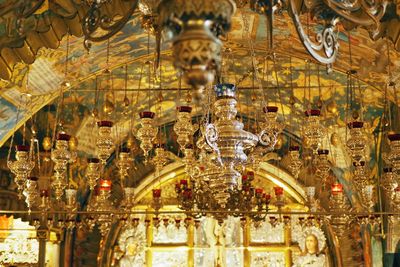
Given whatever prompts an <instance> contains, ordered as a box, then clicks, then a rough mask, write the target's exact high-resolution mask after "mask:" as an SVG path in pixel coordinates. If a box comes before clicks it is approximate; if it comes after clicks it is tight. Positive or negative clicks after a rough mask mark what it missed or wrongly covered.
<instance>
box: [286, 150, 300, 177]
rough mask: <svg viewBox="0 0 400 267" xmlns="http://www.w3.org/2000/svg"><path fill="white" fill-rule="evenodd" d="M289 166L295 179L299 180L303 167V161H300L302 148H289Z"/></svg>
mask: <svg viewBox="0 0 400 267" xmlns="http://www.w3.org/2000/svg"><path fill="white" fill-rule="evenodd" d="M288 156H289V164H288V169H289V171H290V172H291V174H292V175H293V176H294V178H296V179H297V178H299V174H300V170H301V167H302V166H303V161H302V160H301V159H300V147H299V146H290V147H289V155H288Z"/></svg>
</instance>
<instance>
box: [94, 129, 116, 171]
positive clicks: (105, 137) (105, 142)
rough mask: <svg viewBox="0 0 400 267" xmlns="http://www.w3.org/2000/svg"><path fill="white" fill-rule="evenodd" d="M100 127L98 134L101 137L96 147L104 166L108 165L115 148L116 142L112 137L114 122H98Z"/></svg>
mask: <svg viewBox="0 0 400 267" xmlns="http://www.w3.org/2000/svg"><path fill="white" fill-rule="evenodd" d="M97 126H98V133H99V136H98V138H97V142H96V147H97V156H98V157H99V159H100V161H101V164H103V166H105V165H106V163H107V159H108V158H109V157H110V155H111V153H112V150H113V146H114V141H113V138H112V136H111V134H112V131H111V129H112V126H113V122H112V121H98V122H97Z"/></svg>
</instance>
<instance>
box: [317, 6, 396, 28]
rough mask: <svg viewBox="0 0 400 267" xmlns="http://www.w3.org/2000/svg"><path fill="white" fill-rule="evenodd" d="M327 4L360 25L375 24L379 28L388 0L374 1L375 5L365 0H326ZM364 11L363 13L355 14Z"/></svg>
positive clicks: (337, 12) (340, 14)
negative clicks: (351, 0)
mask: <svg viewBox="0 0 400 267" xmlns="http://www.w3.org/2000/svg"><path fill="white" fill-rule="evenodd" d="M324 2H325V3H326V5H327V6H328V7H329V8H330V9H332V10H333V11H334V12H335V13H336V14H338V15H339V16H341V17H343V18H345V19H346V20H348V21H350V22H352V23H355V24H357V25H359V26H363V27H369V26H371V25H375V26H376V27H375V28H376V29H378V28H379V24H380V20H381V18H382V17H383V15H384V14H385V12H386V7H387V4H388V1H387V0H379V1H374V4H373V5H370V4H368V3H367V2H366V1H365V0H356V1H355V2H354V3H350V1H348V0H346V1H343V2H339V1H334V0H324ZM360 11H362V13H361V15H359V14H355V13H359V12H360Z"/></svg>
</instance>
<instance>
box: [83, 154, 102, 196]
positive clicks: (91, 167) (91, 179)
mask: <svg viewBox="0 0 400 267" xmlns="http://www.w3.org/2000/svg"><path fill="white" fill-rule="evenodd" d="M87 161H88V165H87V168H86V179H87V183H88V185H89V188H90V190H94V188H95V187H96V185H97V180H98V179H99V178H100V175H101V164H100V160H99V159H98V158H89V159H88V160H87Z"/></svg>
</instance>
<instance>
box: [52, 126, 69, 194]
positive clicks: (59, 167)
mask: <svg viewBox="0 0 400 267" xmlns="http://www.w3.org/2000/svg"><path fill="white" fill-rule="evenodd" d="M70 138H71V136H70V135H68V134H64V133H59V134H58V135H57V140H56V146H55V149H53V150H52V151H51V160H52V161H53V162H54V176H53V181H52V183H51V186H52V188H53V189H54V193H55V196H56V199H57V200H61V197H62V196H63V194H64V189H65V188H66V186H67V183H66V179H67V168H68V163H70V162H71V161H72V159H73V157H72V154H71V152H70V151H69V149H68V141H69V140H70Z"/></svg>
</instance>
